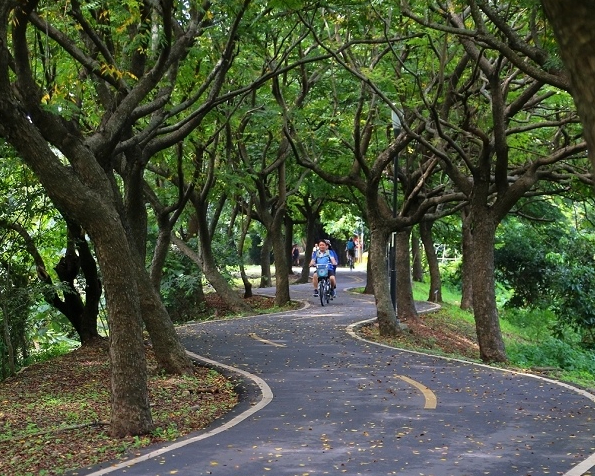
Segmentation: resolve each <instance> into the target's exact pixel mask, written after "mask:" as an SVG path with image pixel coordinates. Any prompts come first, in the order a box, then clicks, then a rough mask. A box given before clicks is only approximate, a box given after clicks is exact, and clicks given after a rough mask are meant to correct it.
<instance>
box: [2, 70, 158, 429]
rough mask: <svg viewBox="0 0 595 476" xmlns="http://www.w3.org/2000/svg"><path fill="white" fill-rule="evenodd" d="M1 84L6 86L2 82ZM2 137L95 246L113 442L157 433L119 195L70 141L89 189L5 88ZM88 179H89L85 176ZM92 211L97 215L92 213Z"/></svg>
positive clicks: (131, 256) (131, 257)
mask: <svg viewBox="0 0 595 476" xmlns="http://www.w3.org/2000/svg"><path fill="white" fill-rule="evenodd" d="M0 83H1V82H0ZM0 124H1V126H0V133H3V135H4V136H5V137H10V142H11V144H12V145H14V146H15V148H16V149H17V150H18V151H19V153H20V154H21V157H23V159H24V160H25V161H26V163H27V164H28V165H29V167H31V169H32V170H33V172H34V173H35V175H36V176H37V177H38V179H39V180H40V182H41V183H42V185H43V186H44V188H45V190H46V191H47V193H48V195H49V196H50V198H51V199H52V201H53V202H54V204H56V206H57V207H58V208H59V209H60V210H62V211H63V212H64V213H65V214H68V215H69V216H70V217H72V218H73V220H74V221H75V222H77V223H78V224H80V225H81V226H82V227H83V228H84V229H85V230H86V231H87V233H88V234H89V236H90V237H91V239H92V241H93V244H94V245H95V251H96V253H97V257H98V262H99V265H100V269H101V273H102V277H103V280H104V288H105V296H106V303H107V308H108V313H109V327H110V352H109V355H110V364H111V370H112V372H111V386H112V393H111V395H112V405H111V418H110V421H111V427H110V433H111V434H112V435H113V436H124V435H140V434H145V433H148V432H149V431H151V430H152V428H153V421H152V418H151V411H150V407H149V401H148V393H147V371H146V362H145V347H144V343H143V338H142V320H141V313H140V303H139V298H138V289H137V285H136V276H135V267H134V266H131V264H130V263H131V262H133V261H134V253H133V252H132V250H131V249H130V244H129V242H128V237H127V235H126V232H125V230H124V227H123V226H122V221H121V219H120V216H119V214H118V213H117V211H116V205H115V200H114V191H113V189H112V188H111V184H110V182H109V179H108V178H107V177H106V176H105V174H103V173H102V171H101V170H100V167H99V165H98V164H97V163H96V161H95V159H94V157H87V156H86V154H88V149H86V148H85V147H84V146H83V145H82V144H79V145H77V144H78V142H77V141H78V138H77V137H75V136H72V137H69V138H68V139H66V138H64V140H65V141H66V140H69V141H70V142H69V147H70V148H71V150H74V151H75V152H76V154H79V159H80V163H81V166H82V163H83V162H84V164H85V165H84V167H86V168H87V169H85V171H84V174H82V175H84V176H85V177H88V176H89V175H93V177H94V180H93V181H92V182H91V183H90V184H85V183H83V181H82V178H81V177H80V176H78V175H76V173H73V171H72V169H68V168H66V167H64V166H63V165H62V164H61V162H60V160H59V159H58V158H57V157H56V156H55V154H54V153H53V151H52V150H51V149H50V147H49V146H48V144H47V142H46V141H45V139H44V138H43V137H42V136H41V134H40V133H39V132H38V131H37V129H36V128H35V127H33V126H32V124H31V119H30V118H29V117H27V116H26V115H25V114H23V113H22V109H21V108H20V107H18V106H17V105H16V104H14V102H13V97H12V96H11V94H10V93H9V92H7V89H5V88H4V87H2V86H0ZM85 174H86V175H85ZM90 209H92V210H93V213H89V210H90Z"/></svg>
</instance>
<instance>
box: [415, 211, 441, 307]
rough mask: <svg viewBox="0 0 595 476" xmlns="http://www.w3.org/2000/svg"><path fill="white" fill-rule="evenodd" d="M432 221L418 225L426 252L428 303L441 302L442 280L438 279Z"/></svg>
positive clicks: (438, 270)
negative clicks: (428, 276)
mask: <svg viewBox="0 0 595 476" xmlns="http://www.w3.org/2000/svg"><path fill="white" fill-rule="evenodd" d="M433 225H434V222H433V221H422V222H421V223H420V224H419V235H420V238H421V241H422V243H423V245H424V250H425V252H426V261H427V262H428V269H429V270H430V291H429V295H428V301H430V302H442V279H441V277H440V266H439V265H438V256H437V255H436V249H435V248H434V237H433V234H432V227H433Z"/></svg>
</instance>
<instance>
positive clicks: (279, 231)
mask: <svg viewBox="0 0 595 476" xmlns="http://www.w3.org/2000/svg"><path fill="white" fill-rule="evenodd" d="M284 215H285V213H284V212H282V211H277V216H276V217H275V219H274V220H273V226H272V227H271V229H269V230H268V233H267V234H271V235H272V236H271V238H272V243H273V254H274V256H275V306H279V307H281V306H285V305H286V304H287V303H288V302H289V301H290V299H291V298H290V295H289V270H290V267H289V261H290V254H291V253H289V254H288V253H287V247H286V241H285V236H284V235H283V216H284Z"/></svg>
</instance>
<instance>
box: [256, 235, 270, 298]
mask: <svg viewBox="0 0 595 476" xmlns="http://www.w3.org/2000/svg"><path fill="white" fill-rule="evenodd" d="M272 247H273V239H272V237H271V235H270V233H269V232H268V230H267V234H266V236H265V237H264V240H262V248H261V249H260V285H259V287H261V288H270V287H271V286H272V285H273V277H272V275H271V249H272Z"/></svg>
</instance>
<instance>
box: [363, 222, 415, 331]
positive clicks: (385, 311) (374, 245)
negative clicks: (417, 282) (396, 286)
mask: <svg viewBox="0 0 595 476" xmlns="http://www.w3.org/2000/svg"><path fill="white" fill-rule="evenodd" d="M388 237H389V233H388V231H387V230H386V229H384V228H374V226H373V225H371V226H370V249H369V250H368V257H369V260H370V263H371V264H370V271H371V273H370V275H371V276H372V279H373V280H374V298H375V301H376V316H377V318H378V327H379V331H380V335H381V336H384V337H391V336H396V335H399V334H400V333H401V332H402V329H401V327H400V325H399V322H398V320H397V316H396V315H395V311H394V309H393V305H392V302H391V298H390V292H389V286H388V272H387V261H386V245H387V243H388ZM407 268H409V267H407Z"/></svg>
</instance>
